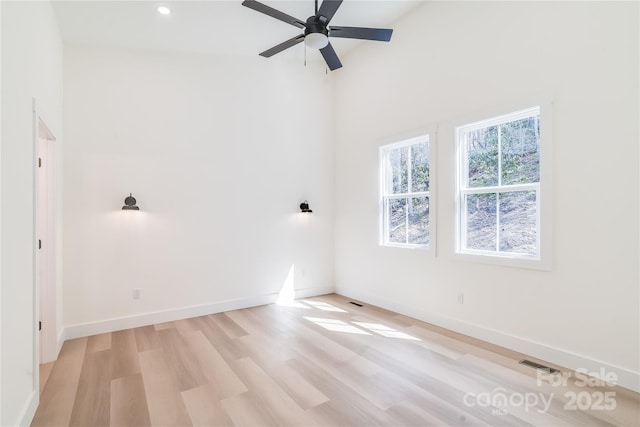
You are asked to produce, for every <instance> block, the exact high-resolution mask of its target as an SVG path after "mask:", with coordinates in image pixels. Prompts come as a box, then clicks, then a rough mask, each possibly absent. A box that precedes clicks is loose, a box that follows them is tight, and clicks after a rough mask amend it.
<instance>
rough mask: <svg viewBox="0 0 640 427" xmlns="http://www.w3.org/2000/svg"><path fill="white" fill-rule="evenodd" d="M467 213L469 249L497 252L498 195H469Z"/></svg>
mask: <svg viewBox="0 0 640 427" xmlns="http://www.w3.org/2000/svg"><path fill="white" fill-rule="evenodd" d="M465 205H466V211H467V224H466V226H467V241H466V248H467V249H482V250H488V251H495V250H496V194H495V193H490V194H469V195H467V196H466V198H465Z"/></svg>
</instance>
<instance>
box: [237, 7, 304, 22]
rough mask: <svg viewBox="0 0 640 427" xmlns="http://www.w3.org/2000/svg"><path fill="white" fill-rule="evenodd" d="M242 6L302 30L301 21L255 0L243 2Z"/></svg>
mask: <svg viewBox="0 0 640 427" xmlns="http://www.w3.org/2000/svg"><path fill="white" fill-rule="evenodd" d="M242 5H243V6H246V7H248V8H249V9H253V10H255V11H258V12H261V13H264V14H265V15H269V16H270V17H272V18H276V19H279V20H281V21H283V22H286V23H287V24H291V25H293V26H295V27H298V28H304V21H301V20H299V19H297V18H294V17H293V16H290V15H287V14H286V13H283V12H280V11H279V10H276V9H274V8H272V7H270V6H267V5H266V4H262V3H260V2H257V1H256V0H244V1H243V2H242Z"/></svg>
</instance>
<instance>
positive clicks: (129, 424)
mask: <svg viewBox="0 0 640 427" xmlns="http://www.w3.org/2000/svg"><path fill="white" fill-rule="evenodd" d="M110 419H111V425H113V426H119V427H147V426H151V419H150V418H149V408H148V406H147V396H146V394H145V391H144V383H143V381H142V374H133V375H128V376H126V377H120V378H116V379H114V380H112V381H111V412H110Z"/></svg>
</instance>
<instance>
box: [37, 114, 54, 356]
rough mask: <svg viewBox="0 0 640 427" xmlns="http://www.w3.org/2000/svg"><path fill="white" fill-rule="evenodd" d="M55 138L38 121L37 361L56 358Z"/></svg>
mask: <svg viewBox="0 0 640 427" xmlns="http://www.w3.org/2000/svg"><path fill="white" fill-rule="evenodd" d="M54 144H55V138H54V136H53V135H52V133H51V132H50V131H49V129H48V128H47V127H46V125H45V124H44V123H43V122H42V120H40V121H39V126H38V164H37V176H38V183H37V214H36V239H37V247H36V268H37V281H38V293H39V295H38V298H39V319H38V320H39V322H41V323H40V325H41V330H40V332H39V334H40V337H39V341H40V363H41V364H42V363H48V362H51V361H53V360H55V359H56V357H57V348H56V347H57V343H56V342H57V338H56V325H55V322H56V262H55V259H56V256H55V250H56V242H55V235H56V233H55V218H54V216H55V185H54V177H55V175H54V166H55V163H54Z"/></svg>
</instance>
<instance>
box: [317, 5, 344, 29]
mask: <svg viewBox="0 0 640 427" xmlns="http://www.w3.org/2000/svg"><path fill="white" fill-rule="evenodd" d="M341 4H342V0H324V1H323V2H322V4H321V5H320V9H318V13H316V16H324V17H325V18H327V20H326V22H324V25H327V24H328V23H329V21H331V18H333V15H335V13H336V11H337V10H338V8H339V7H340V5H341Z"/></svg>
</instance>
